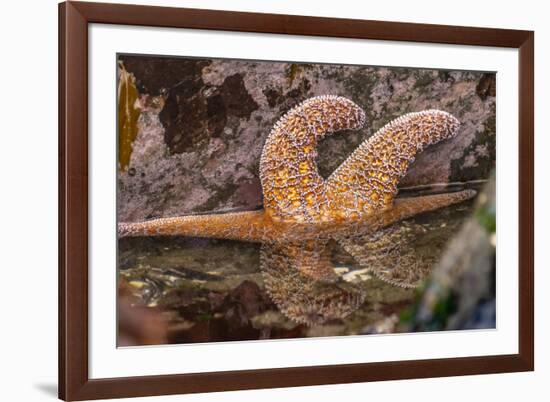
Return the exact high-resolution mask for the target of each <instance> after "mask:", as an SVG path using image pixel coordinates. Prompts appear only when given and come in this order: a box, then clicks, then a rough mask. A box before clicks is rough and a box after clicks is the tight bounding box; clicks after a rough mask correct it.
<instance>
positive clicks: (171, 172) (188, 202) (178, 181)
mask: <svg viewBox="0 0 550 402" xmlns="http://www.w3.org/2000/svg"><path fill="white" fill-rule="evenodd" d="M119 59H120V61H121V62H122V64H123V66H124V68H125V69H126V70H127V71H128V72H129V73H131V74H133V76H134V77H135V83H136V87H137V89H138V91H139V93H140V96H141V101H140V102H141V116H140V118H139V121H138V135H137V138H136V139H135V141H134V142H133V145H132V154H131V158H130V162H129V168H128V169H127V170H126V171H119V173H118V187H119V192H118V195H119V203H118V217H119V220H121V221H138V220H144V219H149V218H153V217H161V216H173V215H181V214H186V213H192V212H200V211H211V210H223V209H228V208H237V209H244V210H246V209H254V208H258V207H260V206H261V204H262V194H261V188H260V181H259V173H258V164H259V158H260V154H261V150H262V146H263V143H264V141H265V138H266V137H267V135H268V133H269V132H270V130H271V128H272V126H273V124H274V123H275V122H276V121H277V120H278V119H279V118H280V117H281V116H282V115H283V114H284V113H285V112H287V111H288V110H289V109H290V108H292V107H293V106H295V105H297V104H298V103H300V102H301V101H303V100H305V99H307V98H309V97H311V96H317V95H323V94H334V95H341V96H345V97H347V98H349V99H351V100H353V101H354V102H356V103H357V104H358V105H360V106H361V107H362V108H363V109H364V110H365V112H366V114H367V123H366V125H365V128H364V129H363V130H360V131H358V132H346V131H344V132H341V133H338V134H336V135H332V136H329V137H327V138H326V139H325V140H324V141H323V142H322V143H321V144H320V146H319V157H318V165H319V170H320V173H321V174H322V175H323V176H325V177H326V176H328V175H330V173H331V172H332V171H333V170H334V169H335V168H336V167H337V166H338V165H340V164H341V163H342V162H343V161H344V160H345V159H346V158H347V156H349V154H350V153H351V152H352V151H353V150H354V149H355V148H356V147H357V146H358V145H359V144H360V143H361V142H362V141H363V140H365V139H366V138H368V137H369V136H370V135H372V134H374V133H375V132H376V130H378V129H379V128H381V127H382V126H383V125H384V124H386V123H388V122H389V121H390V120H392V119H394V118H396V117H399V116H400V115H402V114H405V113H408V112H416V111H420V110H424V109H430V108H436V109H441V110H445V111H447V112H449V113H452V114H453V115H454V116H456V117H457V118H458V119H459V120H460V122H461V128H460V132H459V134H458V136H457V137H456V138H453V139H451V140H449V141H445V142H442V143H440V144H437V145H435V146H433V147H430V148H429V149H427V150H426V151H425V152H423V153H422V154H421V155H419V156H418V158H417V160H416V162H415V163H414V164H413V165H412V166H411V168H410V170H409V173H408V174H407V176H406V177H405V178H404V179H403V180H402V182H401V186H402V187H410V186H416V185H423V184H429V183H438V182H442V183H446V182H454V181H465V180H477V179H486V178H487V177H488V174H489V172H490V171H491V170H492V169H493V167H494V160H495V154H494V153H495V95H496V88H495V87H496V85H495V82H494V74H487V73H478V72H464V71H438V70H429V69H407V68H386V67H368V66H338V65H316V64H296V63H273V62H259V61H240V60H221V59H190V58H174V57H149V56H147V57H144V56H130V55H123V56H120V57H119ZM159 99H161V100H159ZM154 100H156V101H154Z"/></svg>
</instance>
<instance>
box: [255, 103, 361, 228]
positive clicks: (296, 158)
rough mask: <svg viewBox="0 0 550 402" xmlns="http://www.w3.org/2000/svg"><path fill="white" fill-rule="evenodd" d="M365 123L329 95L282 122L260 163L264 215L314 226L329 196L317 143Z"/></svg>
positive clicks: (350, 106) (351, 106) (349, 106)
mask: <svg viewBox="0 0 550 402" xmlns="http://www.w3.org/2000/svg"><path fill="white" fill-rule="evenodd" d="M364 122H365V114H364V112H363V110H362V109H361V108H360V107H359V106H357V105H356V104H355V103H353V102H352V101H350V100H349V99H346V98H342V97H339V96H332V95H326V96H318V97H314V98H310V99H307V100H306V101H304V102H302V103H301V104H300V105H298V106H297V107H295V108H294V109H292V110H290V111H289V112H288V113H287V114H286V115H285V116H283V117H282V118H281V119H280V120H279V121H278V122H277V123H276V124H275V126H274V128H273V130H272V131H271V133H270V134H269V136H268V138H267V140H266V143H265V145H264V147H263V150H262V156H261V159H260V179H261V183H262V190H263V195H264V208H265V211H266V213H267V214H268V215H269V216H271V217H272V218H273V219H274V220H281V221H296V222H303V221H308V222H309V221H315V220H318V219H319V216H320V215H321V214H322V211H323V208H324V206H325V205H326V204H327V195H326V194H325V180H324V179H323V178H322V177H321V176H320V175H319V172H318V171H317V165H316V162H315V158H316V156H317V152H316V146H317V142H318V140H320V139H321V138H323V137H324V136H325V135H326V134H327V133H332V132H335V131H340V130H344V129H359V128H361V127H362V126H363V124H364Z"/></svg>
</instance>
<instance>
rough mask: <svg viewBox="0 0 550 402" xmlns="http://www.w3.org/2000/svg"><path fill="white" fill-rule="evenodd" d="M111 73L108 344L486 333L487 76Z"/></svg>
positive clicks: (133, 61) (206, 65)
mask: <svg viewBox="0 0 550 402" xmlns="http://www.w3.org/2000/svg"><path fill="white" fill-rule="evenodd" d="M114 69H116V74H117V87H116V88H113V94H115V93H116V96H117V103H116V104H117V122H118V127H117V128H116V129H117V139H116V147H117V148H118V160H117V166H113V174H114V175H116V176H117V180H116V183H117V184H116V185H117V189H116V198H117V228H118V229H117V230H118V234H117V238H118V244H117V279H118V292H117V293H118V296H117V322H118V333H117V345H118V346H119V347H124V346H144V345H159V344H187V343H208V342H227V341H253V340H256V341H258V340H273V339H292V338H314V337H334V336H368V335H373V334H395V333H412V332H426V331H447V330H455V331H456V330H473V329H495V328H496V319H495V317H496V294H495V278H496V262H495V255H496V194H495V187H496V184H495V175H496V170H495V167H496V165H495V160H496V143H497V132H496V110H497V108H496V91H497V88H496V86H497V85H496V84H497V80H496V78H497V74H496V73H495V72H494V71H463V70H441V69H429V68H410V67H406V66H403V67H393V66H392V67H388V66H368V65H348V64H322V63H304V62H293V61H271V60H240V59H222V58H196V57H182V56H171V55H148V54H125V53H120V54H117V59H116V65H115V62H114V63H113V70H114Z"/></svg>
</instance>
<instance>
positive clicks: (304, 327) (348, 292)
mask: <svg viewBox="0 0 550 402" xmlns="http://www.w3.org/2000/svg"><path fill="white" fill-rule="evenodd" d="M439 190H440V191H448V189H447V188H443V189H439ZM409 195H410V196H414V195H415V194H414V193H412V194H407V196H409ZM472 204H473V203H472V202H471V201H466V202H463V203H460V204H455V205H452V206H450V207H447V208H443V209H440V210H437V211H433V212H427V213H425V214H421V215H416V216H414V217H411V218H409V219H407V220H404V221H401V222H400V223H398V224H395V225H392V226H389V227H388V228H386V229H385V230H381V231H377V232H375V233H374V234H369V233H368V232H367V233H365V234H356V235H355V236H349V235H348V236H345V234H346V233H345V232H341V233H340V236H334V237H337V238H338V241H337V240H331V241H323V244H324V247H323V248H322V252H318V253H311V252H308V248H307V247H305V248H304V247H302V249H301V250H302V251H306V252H307V253H304V254H308V258H304V257H301V258H297V256H298V255H296V256H295V257H294V258H293V257H292V252H289V250H288V245H287V246H282V245H274V244H271V245H270V244H263V245H261V246H260V245H257V244H254V243H249V242H241V241H228V240H216V239H199V238H189V237H149V238H123V239H120V241H119V268H120V270H119V272H120V278H121V280H122V281H123V282H125V283H127V284H128V285H129V286H128V288H130V289H131V290H132V292H133V293H134V295H136V296H137V297H139V298H140V299H141V300H142V301H143V302H144V303H145V304H147V305H148V306H150V307H152V308H156V309H159V310H160V311H162V312H163V314H164V315H165V316H166V317H167V318H168V320H169V321H170V331H169V340H168V341H169V342H173V343H179V342H206V341H221V340H237V339H261V338H285V337H303V336H319V335H321V336H322V335H344V334H357V333H362V332H363V331H364V329H365V327H367V326H369V325H373V324H375V323H376V322H379V321H380V320H381V319H383V318H386V317H392V316H395V314H399V312H400V311H401V310H402V309H403V308H404V307H406V306H408V305H410V304H411V303H412V301H413V299H414V291H413V290H410V289H409V288H410V287H411V286H413V285H416V284H417V283H418V281H420V280H421V279H422V278H423V277H424V276H425V275H426V274H427V273H429V272H430V270H431V268H432V267H433V264H434V263H435V262H436V261H437V259H438V258H439V255H440V252H441V250H442V248H443V247H444V245H445V244H446V242H447V240H448V239H450V238H451V237H452V236H453V235H454V234H455V233H456V232H457V230H458V228H459V226H460V225H461V223H462V221H463V220H464V219H465V218H466V217H467V216H469V215H470V213H471V211H472ZM306 245H307V242H306ZM285 248H286V249H285ZM310 251H311V249H310ZM313 260H316V261H321V262H322V263H323V264H324V265H325V266H329V267H330V269H331V270H332V272H333V273H335V275H336V279H335V280H333V281H332V282H327V281H324V282H323V281H318V280H315V279H314V278H312V277H311V276H309V275H307V274H306V273H304V271H307V270H304V269H302V270H298V269H296V267H295V264H296V263H299V264H301V265H306V264H305V263H306V262H309V263H311V262H312V261H313ZM395 285H398V286H397V287H396V286H395ZM280 312H283V314H281V313H280ZM352 313H353V314H352ZM289 318H290V319H289ZM322 324H324V325H322Z"/></svg>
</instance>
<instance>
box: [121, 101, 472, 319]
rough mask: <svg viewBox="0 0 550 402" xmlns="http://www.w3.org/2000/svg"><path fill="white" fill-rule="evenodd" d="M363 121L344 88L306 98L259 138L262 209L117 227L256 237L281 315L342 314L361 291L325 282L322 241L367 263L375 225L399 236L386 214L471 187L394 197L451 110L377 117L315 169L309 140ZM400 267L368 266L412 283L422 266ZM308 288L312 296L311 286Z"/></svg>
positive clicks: (377, 233) (406, 214) (377, 232)
mask: <svg viewBox="0 0 550 402" xmlns="http://www.w3.org/2000/svg"><path fill="white" fill-rule="evenodd" d="M364 122H365V114H364V112H363V110H362V109H361V108H360V107H359V106H357V105H356V104H355V103H353V102H352V101H350V100H348V99H346V98H343V97H339V96H332V95H327V96H319V97H314V98H310V99H308V100H306V101H304V102H303V103H301V104H300V105H298V106H297V107H295V108H294V109H292V110H290V111H289V112H288V113H287V114H286V115H285V116H283V117H282V118H281V119H280V120H279V121H278V122H277V124H275V126H274V128H273V130H272V131H271V133H270V134H269V136H268V138H267V140H266V143H265V145H264V148H263V151H262V156H261V160H260V179H261V184H262V192H263V196H264V209H263V210H261V211H250V212H235V213H223V214H205V215H188V216H183V217H171V218H161V219H154V220H150V221H146V222H137V223H120V224H119V225H118V231H119V236H120V237H124V236H157V235H183V236H194V237H214V238H223V239H234V240H242V241H252V242H261V243H262V248H261V265H262V271H263V272H264V277H265V282H266V288H267V290H268V292H269V293H270V295H271V296H272V298H273V300H274V301H275V302H276V304H277V305H278V306H279V307H280V308H281V310H282V311H283V312H284V313H285V314H286V315H288V316H290V317H291V318H293V319H295V320H297V321H301V322H307V323H315V322H324V321H325V320H327V319H330V318H331V317H342V316H345V315H347V314H349V312H351V311H353V309H354V308H356V307H357V306H358V305H360V304H361V303H362V301H363V297H362V295H361V292H359V291H357V289H354V288H349V287H345V288H342V287H341V286H337V287H335V286H332V285H331V284H333V283H335V282H336V281H337V280H338V276H337V274H336V273H335V271H334V269H333V267H332V264H331V262H330V258H329V255H328V254H329V253H328V251H327V247H326V246H327V243H328V242H329V241H331V239H333V240H336V241H338V242H339V243H340V244H341V245H342V246H343V247H344V249H345V250H346V251H348V252H349V253H350V254H351V255H352V256H354V257H355V258H356V259H357V260H358V262H359V263H360V264H366V265H368V264H369V261H371V262H372V257H373V256H376V255H378V254H377V253H376V252H374V247H375V246H376V245H379V244H382V243H384V242H383V241H381V235H382V234H384V235H388V236H389V238H391V239H392V241H399V239H406V236H403V235H400V234H399V230H396V229H395V225H394V224H395V223H396V222H399V221H401V220H403V219H406V218H410V217H412V216H415V215H417V214H420V213H423V212H428V211H433V210H435V209H438V208H442V207H445V206H448V205H451V204H455V203H458V202H461V201H464V200H466V199H469V198H472V197H473V196H474V195H475V191H473V190H464V191H460V192H455V193H446V194H438V195H430V196H422V197H414V198H400V199H395V200H394V197H395V195H396V194H397V184H398V182H399V180H400V179H401V178H402V177H403V176H404V175H405V173H406V172H407V169H408V167H409V164H410V163H411V162H412V161H413V160H414V158H415V155H416V154H417V153H418V152H420V151H422V150H423V149H424V148H425V147H426V146H428V145H431V144H434V143H436V142H438V141H441V140H443V139H446V138H450V137H452V136H454V135H455V134H456V133H457V131H458V127H459V122H458V120H457V119H456V118H454V117H453V116H452V115H450V114H448V113H446V112H443V111H438V110H427V111H422V112H419V113H409V114H406V115H404V116H402V117H400V118H398V119H396V120H394V121H392V122H390V123H389V124H387V125H385V126H384V127H383V128H382V129H380V130H379V131H378V132H377V133H376V134H374V135H373V136H371V137H370V138H369V139H367V140H366V141H364V142H363V143H362V144H361V145H360V146H359V147H358V148H357V149H356V150H355V151H354V152H353V153H352V154H351V155H350V156H349V157H348V158H347V159H346V161H345V162H344V163H342V165H340V167H338V168H337V169H336V170H335V171H334V173H333V174H332V175H331V176H330V177H329V178H328V179H326V180H325V179H323V178H322V177H321V176H320V174H319V173H318V170H317V165H316V162H315V158H316V156H317V153H316V145H317V142H318V141H319V140H320V139H321V138H323V137H324V136H325V135H326V134H328V133H332V132H336V131H340V130H344V129H359V128H361V127H362V126H363V124H364ZM361 243H363V244H366V245H367V249H368V245H369V244H370V243H371V244H372V245H373V247H371V248H370V249H368V250H369V251H368V253H367V254H370V255H365V248H364V247H362V246H361ZM403 244H406V241H404V243H403ZM378 249H383V247H378ZM402 250H403V252H404V256H405V255H406V256H411V255H412V254H413V251H411V250H410V249H406V247H403V248H402ZM380 255H381V256H382V254H380ZM388 255H390V253H389V252H384V254H383V256H388ZM378 265H379V264H378ZM401 265H403V264H401ZM406 268H407V267H406V266H399V267H397V268H396V269H393V270H392V269H382V270H380V269H378V270H377V269H374V268H373V271H374V272H373V273H374V274H375V275H377V276H379V277H380V278H382V279H384V280H386V281H387V282H390V283H392V284H395V285H399V286H405V287H411V286H415V285H417V284H418V282H419V281H420V280H421V279H422V278H423V276H425V274H426V272H424V271H423V270H422V269H420V268H419V269H409V270H407V269H406ZM411 273H412V274H411ZM314 288H315V289H317V290H316V291H317V292H318V294H322V297H320V298H319V297H314V296H312V294H313V293H314V292H313V289H314ZM319 289H320V290H319ZM319 292H320V293H319Z"/></svg>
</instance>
